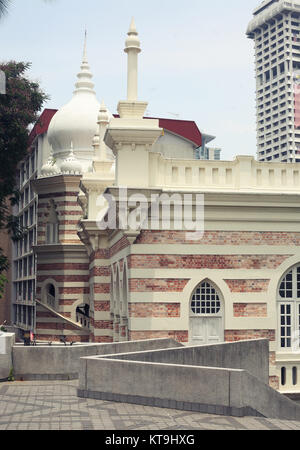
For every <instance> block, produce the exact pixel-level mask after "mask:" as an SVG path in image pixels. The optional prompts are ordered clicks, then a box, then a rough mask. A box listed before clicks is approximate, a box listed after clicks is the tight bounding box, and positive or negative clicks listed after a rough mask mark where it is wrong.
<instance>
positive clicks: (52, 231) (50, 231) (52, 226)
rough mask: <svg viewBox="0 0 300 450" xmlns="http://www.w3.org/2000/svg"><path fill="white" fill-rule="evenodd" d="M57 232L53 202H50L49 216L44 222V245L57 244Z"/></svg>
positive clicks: (56, 219) (56, 218)
mask: <svg viewBox="0 0 300 450" xmlns="http://www.w3.org/2000/svg"><path fill="white" fill-rule="evenodd" d="M58 242H59V231H58V217H57V212H56V207H55V204H54V201H53V200H51V201H50V205H49V214H48V218H47V222H46V244H48V245H51V244H58Z"/></svg>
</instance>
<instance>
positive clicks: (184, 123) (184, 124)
mask: <svg viewBox="0 0 300 450" xmlns="http://www.w3.org/2000/svg"><path fill="white" fill-rule="evenodd" d="M159 126H160V128H164V129H165V130H168V131H171V133H175V134H178V135H179V136H182V137H184V138H185V139H187V140H188V141H191V142H193V143H194V144H195V145H197V147H201V145H202V135H201V133H200V131H199V128H198V127H197V125H196V123H195V122H193V121H191V120H174V119H159Z"/></svg>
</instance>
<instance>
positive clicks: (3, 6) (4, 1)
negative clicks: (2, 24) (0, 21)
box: [0, 0, 9, 17]
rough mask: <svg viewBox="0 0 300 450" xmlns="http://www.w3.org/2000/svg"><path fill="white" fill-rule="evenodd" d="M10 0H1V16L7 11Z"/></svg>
mask: <svg viewBox="0 0 300 450" xmlns="http://www.w3.org/2000/svg"><path fill="white" fill-rule="evenodd" d="M8 3H9V0H0V17H1V16H3V14H5V13H6V11H7V7H8Z"/></svg>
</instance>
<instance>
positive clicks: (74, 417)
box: [0, 381, 300, 431]
mask: <svg viewBox="0 0 300 450" xmlns="http://www.w3.org/2000/svg"><path fill="white" fill-rule="evenodd" d="M76 388H77V381H29V382H13V383H8V382H5V383H1V384H0V430H136V431H138V430H300V422H293V421H282V420H270V419H263V418H254V417H244V418H233V417H225V416H214V415H208V414H200V413H193V412H187V411H177V410H172V409H162V408H154V407H148V406H138V405H129V404H124V403H113V402H108V401H101V400H92V399H81V398H78V397H77V396H76Z"/></svg>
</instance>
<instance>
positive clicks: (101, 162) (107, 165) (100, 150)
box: [93, 100, 114, 178]
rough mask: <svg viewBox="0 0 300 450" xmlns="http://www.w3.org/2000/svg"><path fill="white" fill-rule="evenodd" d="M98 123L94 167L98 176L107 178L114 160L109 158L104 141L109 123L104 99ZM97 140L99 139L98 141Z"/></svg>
mask: <svg viewBox="0 0 300 450" xmlns="http://www.w3.org/2000/svg"><path fill="white" fill-rule="evenodd" d="M97 124H98V132H97V133H98V134H97V135H96V136H95V138H94V139H95V141H94V142H95V143H94V148H95V157H94V160H93V169H94V171H95V172H96V173H97V174H98V176H103V177H104V178H105V177H106V176H107V175H108V174H109V173H110V170H111V168H112V165H113V163H114V161H113V160H112V159H109V158H108V155H107V153H108V152H107V150H108V149H107V146H106V144H105V142H104V136H105V133H106V130H107V125H108V124H109V113H108V109H107V108H106V106H105V103H104V101H103V100H102V103H101V106H100V111H99V115H98V122H97ZM96 141H98V143H97V142H96Z"/></svg>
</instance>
